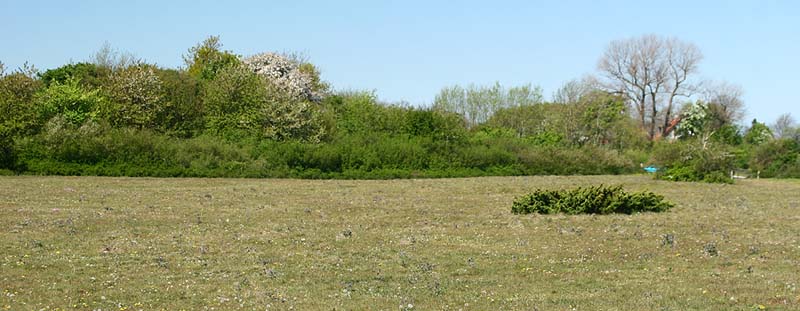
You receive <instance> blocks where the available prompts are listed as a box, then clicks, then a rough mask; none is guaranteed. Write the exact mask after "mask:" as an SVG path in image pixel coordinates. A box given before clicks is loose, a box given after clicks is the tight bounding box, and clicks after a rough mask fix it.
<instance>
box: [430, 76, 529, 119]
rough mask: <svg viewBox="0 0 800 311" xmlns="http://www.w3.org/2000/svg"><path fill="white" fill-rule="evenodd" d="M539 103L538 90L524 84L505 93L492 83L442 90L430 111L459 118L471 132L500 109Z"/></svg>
mask: <svg viewBox="0 0 800 311" xmlns="http://www.w3.org/2000/svg"><path fill="white" fill-rule="evenodd" d="M542 101H543V96H542V89H541V88H540V87H538V86H537V87H531V85H530V84H528V85H523V86H518V87H512V88H509V89H506V88H504V87H502V86H501V85H500V83H499V82H495V84H493V85H490V86H476V85H470V86H468V87H466V88H463V87H461V86H458V85H456V86H452V87H446V88H444V89H442V90H441V91H440V92H439V94H438V95H436V99H435V100H434V104H433V107H434V109H436V110H439V111H446V112H451V113H457V114H460V115H462V116H463V117H464V119H465V121H466V124H467V126H468V127H470V128H472V127H476V126H478V125H481V124H483V123H484V122H486V121H488V120H489V119H490V118H491V117H492V115H494V113H495V112H497V111H498V110H500V109H504V108H511V107H520V106H530V105H535V104H539V103H541V102H542Z"/></svg>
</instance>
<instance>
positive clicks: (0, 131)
mask: <svg viewBox="0 0 800 311" xmlns="http://www.w3.org/2000/svg"><path fill="white" fill-rule="evenodd" d="M40 89H41V81H39V80H38V79H36V70H35V69H34V68H32V67H28V66H27V65H26V66H25V67H23V68H22V69H21V70H18V71H17V72H14V73H11V74H8V75H6V73H5V68H4V67H3V64H2V63H0V169H9V168H13V167H14V165H15V158H16V155H15V150H14V139H15V138H16V137H19V136H24V135H28V134H32V133H33V132H34V131H35V130H36V129H37V125H38V124H37V123H38V122H37V120H36V109H35V106H34V100H33V99H34V98H35V94H36V93H37V92H38V91H39V90H40Z"/></svg>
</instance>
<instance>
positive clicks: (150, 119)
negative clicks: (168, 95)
mask: <svg viewBox="0 0 800 311" xmlns="http://www.w3.org/2000/svg"><path fill="white" fill-rule="evenodd" d="M109 84H110V85H109V89H108V92H107V93H108V94H109V98H108V100H107V101H106V102H105V105H103V106H102V107H101V108H100V114H101V115H102V117H103V119H105V120H107V121H108V122H109V123H111V124H112V125H114V126H116V127H135V128H139V129H145V128H147V129H155V128H157V127H158V125H159V124H158V123H159V122H160V121H161V120H159V117H160V116H161V114H162V112H163V111H164V102H163V100H164V88H163V85H162V82H161V79H160V78H159V76H158V75H157V74H156V69H155V68H153V66H149V65H137V66H131V67H127V68H122V69H118V70H116V71H114V73H113V74H112V75H111V78H110V81H109Z"/></svg>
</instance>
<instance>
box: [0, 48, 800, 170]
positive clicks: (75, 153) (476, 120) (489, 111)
mask: <svg viewBox="0 0 800 311" xmlns="http://www.w3.org/2000/svg"><path fill="white" fill-rule="evenodd" d="M701 60H702V54H701V53H700V51H699V49H698V48H697V47H696V46H694V45H693V44H690V43H686V42H683V41H680V40H678V39H675V38H663V37H659V36H655V35H647V36H641V37H635V38H630V39H625V40H619V41H614V42H612V43H610V44H609V46H608V47H607V49H606V51H605V52H604V53H603V54H602V56H601V57H600V60H599V61H598V74H597V75H596V76H588V77H586V78H583V79H580V80H574V81H570V82H568V83H566V84H564V86H563V87H562V88H560V89H559V90H558V91H556V92H555V93H554V94H553V96H552V98H551V100H550V101H546V100H545V97H544V95H543V92H542V89H541V88H540V87H538V86H534V85H531V84H526V85H521V86H511V87H505V86H502V85H500V84H499V83H495V84H491V85H467V86H459V85H455V86H447V87H444V88H443V89H442V90H441V91H440V93H439V94H438V95H436V97H435V99H434V101H433V104H432V105H430V106H429V107H414V106H410V105H408V104H403V103H385V102H382V101H380V100H379V99H378V98H377V96H375V94H374V93H373V92H367V91H341V90H340V91H336V90H334V88H333V87H332V86H331V85H329V83H327V82H325V81H324V80H323V79H322V77H321V73H320V72H319V70H318V69H317V67H316V66H314V65H313V64H312V63H311V62H309V60H308V59H307V58H306V57H304V56H302V55H298V54H288V53H272V52H266V53H258V54H255V55H251V56H246V57H245V56H241V55H237V54H235V53H234V52H232V51H228V50H224V49H223V46H222V44H221V42H220V39H219V38H218V37H209V38H208V39H206V40H204V41H203V42H201V43H199V44H197V45H196V46H194V47H192V48H190V49H188V51H187V52H186V54H185V55H184V62H185V66H184V67H182V68H163V67H160V66H156V65H153V64H150V63H147V62H145V61H143V60H140V59H138V58H136V57H134V56H132V55H130V54H127V53H121V52H118V51H115V50H114V49H112V48H111V47H109V46H107V45H106V46H104V47H103V48H101V49H100V51H98V52H97V53H96V55H94V56H93V57H92V58H91V59H90V60H87V61H84V62H77V63H70V64H65V65H63V66H61V67H58V68H53V69H48V70H44V71H40V70H37V69H35V68H33V67H31V66H27V65H26V66H23V68H20V69H18V70H16V71H10V72H7V71H6V70H5V69H4V68H3V66H2V63H0V172H5V173H6V174H15V173H27V174H67V175H114V176H209V177H222V176H228V177H302V178H397V177H454V176H481V175H530V174H620V173H632V172H637V171H639V170H640V168H641V166H642V165H651V164H652V165H656V166H659V167H662V168H663V170H662V173H663V176H664V178H667V179H673V180H707V181H714V180H717V179H720V176H721V175H723V173H722V172H726V171H728V170H730V169H734V168H743V169H752V170H757V171H762V172H763V174H762V176H764V177H769V176H776V177H797V176H800V159H798V157H797V154H798V150H800V148H799V147H798V141H800V134H798V133H800V132H799V131H798V127H797V124H796V122H795V121H794V120H793V119H792V117H791V116H790V115H788V114H787V115H784V116H782V117H781V118H780V119H779V120H777V121H776V123H775V124H773V125H772V126H767V125H766V124H764V123H760V122H758V121H756V120H753V122H752V123H751V124H750V126H749V127H743V126H740V125H739V124H741V121H742V120H741V119H742V117H743V109H744V103H743V101H742V99H741V96H742V90H741V88H739V87H737V86H733V85H731V84H728V83H724V82H723V83H709V82H705V81H697V80H696V77H695V76H696V75H697V73H698V71H699V64H700V61H701Z"/></svg>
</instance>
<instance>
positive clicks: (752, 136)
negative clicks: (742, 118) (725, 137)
mask: <svg viewBox="0 0 800 311" xmlns="http://www.w3.org/2000/svg"><path fill="white" fill-rule="evenodd" d="M772 138H773V135H772V130H770V129H769V127H768V126H767V125H766V124H764V123H761V122H758V120H756V119H753V123H752V125H751V126H750V128H749V129H748V130H747V132H746V133H745V134H744V141H745V142H746V143H748V144H751V145H760V144H763V143H765V142H768V141H770V140H772Z"/></svg>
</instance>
